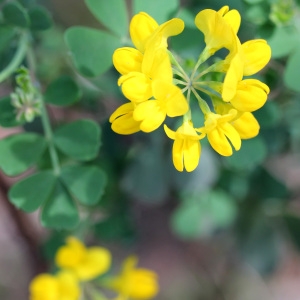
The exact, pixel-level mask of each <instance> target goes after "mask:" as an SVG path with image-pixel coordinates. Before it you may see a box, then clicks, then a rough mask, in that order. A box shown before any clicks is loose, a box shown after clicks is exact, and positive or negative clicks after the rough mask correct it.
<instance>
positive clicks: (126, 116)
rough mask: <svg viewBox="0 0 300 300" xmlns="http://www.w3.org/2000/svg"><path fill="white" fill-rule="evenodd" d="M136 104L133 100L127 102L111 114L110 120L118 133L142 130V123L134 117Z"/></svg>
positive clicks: (131, 132)
mask: <svg viewBox="0 0 300 300" xmlns="http://www.w3.org/2000/svg"><path fill="white" fill-rule="evenodd" d="M135 107H136V105H135V104H134V103H132V102H129V103H125V104H123V105H121V106H120V107H118V108H117V109H116V110H115V111H114V112H113V113H112V115H111V116H110V118H109V122H110V123H112V124H111V128H112V130H113V131H114V132H116V133H118V134H124V135H127V134H133V133H136V132H138V131H140V124H141V122H138V121H136V120H134V119H133V111H134V109H135Z"/></svg>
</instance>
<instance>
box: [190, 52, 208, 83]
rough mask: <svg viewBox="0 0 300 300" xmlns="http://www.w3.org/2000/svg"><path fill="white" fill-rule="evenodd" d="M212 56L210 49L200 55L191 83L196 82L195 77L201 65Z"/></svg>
mask: <svg viewBox="0 0 300 300" xmlns="http://www.w3.org/2000/svg"><path fill="white" fill-rule="evenodd" d="M210 56H211V53H210V49H209V48H205V49H204V50H203V52H202V53H201V54H200V56H199V59H198V61H197V63H196V65H195V67H194V69H193V72H192V75H191V81H194V76H195V74H196V72H197V70H198V68H199V67H200V65H201V64H203V63H204V62H205V61H206V60H207V59H208V58H209V57H210Z"/></svg>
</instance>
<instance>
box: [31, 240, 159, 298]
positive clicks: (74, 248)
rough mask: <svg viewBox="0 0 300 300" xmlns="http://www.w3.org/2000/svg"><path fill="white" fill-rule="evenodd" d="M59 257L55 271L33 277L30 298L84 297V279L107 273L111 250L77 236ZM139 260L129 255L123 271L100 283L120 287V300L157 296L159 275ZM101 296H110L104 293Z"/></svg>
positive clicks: (57, 256)
mask: <svg viewBox="0 0 300 300" xmlns="http://www.w3.org/2000/svg"><path fill="white" fill-rule="evenodd" d="M55 261H56V265H57V266H58V267H59V268H60V270H59V271H58V272H57V273H56V274H55V275H51V274H47V273H44V274H40V275H38V276H36V277H35V278H34V279H33V280H32V281H31V284H30V287H29V290H30V300H79V299H82V296H83V295H82V290H83V287H84V283H85V282H89V281H91V280H95V279H96V278H97V277H99V276H101V275H103V274H105V273H107V271H108V270H109V268H110V265H111V254H110V252H109V251H108V250H107V249H105V248H102V247H89V248H87V247H86V246H85V245H84V244H83V243H82V242H81V241H80V240H78V239H77V238H75V237H69V238H68V239H67V243H66V245H64V246H62V247H60V248H59V249H58V251H57V253H56V256H55ZM136 264H137V260H136V258H134V257H129V258H127V259H126V260H125V262H124V266H123V269H122V270H121V272H120V274H118V275H116V276H112V277H108V278H106V279H105V281H104V282H103V284H102V286H101V281H99V286H100V287H105V288H109V289H112V290H114V291H116V292H117V293H118V298H117V299H118V300H121V299H122V300H129V299H141V300H142V299H151V298H153V297H154V296H155V295H156V294H157V292H158V289H159V288H158V283H157V275H156V274H155V273H154V272H153V271H150V270H147V269H139V268H136V267H135V266H136ZM90 284H91V283H90ZM86 289H88V287H86ZM99 293H100V291H99ZM101 296H102V295H101ZM99 297H100V296H99ZM101 299H106V298H105V296H102V298H101Z"/></svg>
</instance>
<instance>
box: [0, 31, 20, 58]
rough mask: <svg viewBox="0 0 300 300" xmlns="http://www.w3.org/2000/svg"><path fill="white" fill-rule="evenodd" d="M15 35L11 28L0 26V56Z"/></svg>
mask: <svg viewBox="0 0 300 300" xmlns="http://www.w3.org/2000/svg"><path fill="white" fill-rule="evenodd" d="M15 33H16V32H15V29H14V27H13V26H9V25H1V26H0V54H1V53H2V52H3V51H4V50H5V49H6V48H7V46H8V45H9V43H10V42H11V40H12V38H13V37H14V36H15Z"/></svg>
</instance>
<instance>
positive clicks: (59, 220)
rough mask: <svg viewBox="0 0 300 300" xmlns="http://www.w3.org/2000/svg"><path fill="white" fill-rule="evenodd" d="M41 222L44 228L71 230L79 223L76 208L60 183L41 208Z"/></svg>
mask: <svg viewBox="0 0 300 300" xmlns="http://www.w3.org/2000/svg"><path fill="white" fill-rule="evenodd" d="M41 222H42V225H43V226H45V227H50V228H55V229H68V230H70V229H73V228H74V227H75V226H76V225H77V224H78V222H79V215H78V210H77V207H76V205H75V203H74V201H73V200H72V197H71V195H70V194H69V193H68V191H67V190H66V189H65V188H64V186H63V185H62V183H61V182H60V181H57V182H56V185H55V187H54V190H53V192H52V194H51V196H50V198H49V199H48V201H47V202H46V203H45V205H44V207H43V208H42V214H41Z"/></svg>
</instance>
